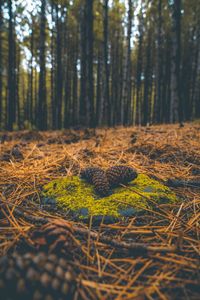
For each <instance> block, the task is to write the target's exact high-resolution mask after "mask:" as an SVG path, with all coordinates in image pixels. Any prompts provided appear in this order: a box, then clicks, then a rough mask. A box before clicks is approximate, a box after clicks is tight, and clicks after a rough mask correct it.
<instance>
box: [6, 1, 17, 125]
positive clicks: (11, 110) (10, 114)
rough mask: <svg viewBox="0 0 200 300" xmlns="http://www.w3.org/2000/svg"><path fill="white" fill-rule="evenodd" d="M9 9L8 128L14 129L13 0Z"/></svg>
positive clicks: (9, 2)
mask: <svg viewBox="0 0 200 300" xmlns="http://www.w3.org/2000/svg"><path fill="white" fill-rule="evenodd" d="M8 9H9V37H8V45H9V49H8V123H7V129H8V130H12V129H13V125H14V122H15V111H16V109H15V108H16V105H15V104H16V103H15V99H16V97H15V64H14V60H15V57H14V55H15V54H14V24H13V8H12V0H9V1H8Z"/></svg>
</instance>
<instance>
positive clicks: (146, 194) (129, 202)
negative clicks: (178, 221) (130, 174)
mask: <svg viewBox="0 0 200 300" xmlns="http://www.w3.org/2000/svg"><path fill="white" fill-rule="evenodd" d="M43 196H44V197H46V198H53V199H55V200H56V203H57V205H58V207H62V208H66V209H70V210H71V211H73V212H76V213H78V214H79V216H80V217H86V216H91V215H93V216H111V217H120V216H131V215H134V213H136V212H139V211H141V210H145V209H153V207H154V203H156V204H159V203H175V202H176V201H177V198H176V195H175V194H174V193H173V192H172V191H171V190H170V189H169V188H168V187H166V186H164V185H162V184H161V183H159V182H158V181H156V180H154V179H151V178H149V177H148V176H147V175H144V174H140V175H139V176H138V177H137V178H136V179H135V180H134V181H132V182H130V183H129V184H128V185H127V187H118V188H116V189H114V190H113V194H112V195H110V196H107V197H104V198H100V197H99V196H98V195H97V194H96V193H95V191H94V188H93V186H92V185H90V184H88V183H86V182H85V181H83V180H81V179H80V178H79V177H77V176H73V177H66V178H60V179H56V180H53V181H51V182H50V183H48V184H46V185H45V186H44V189H43Z"/></svg>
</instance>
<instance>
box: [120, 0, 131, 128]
mask: <svg viewBox="0 0 200 300" xmlns="http://www.w3.org/2000/svg"><path fill="white" fill-rule="evenodd" d="M128 5H129V9H128V28H127V38H126V50H125V59H124V74H123V82H122V101H121V122H120V123H121V124H123V125H127V124H128V123H129V120H128V111H129V109H130V108H129V109H128V104H129V105H130V94H131V33H132V18H133V3H132V0H129V1H128ZM125 113H126V115H125V116H124V114H125Z"/></svg>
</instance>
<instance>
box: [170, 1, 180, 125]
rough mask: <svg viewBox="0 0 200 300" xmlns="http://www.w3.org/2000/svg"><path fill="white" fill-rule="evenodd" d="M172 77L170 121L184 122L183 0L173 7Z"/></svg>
mask: <svg viewBox="0 0 200 300" xmlns="http://www.w3.org/2000/svg"><path fill="white" fill-rule="evenodd" d="M172 34H173V40H172V77H171V111H170V122H176V121H178V120H179V122H180V123H182V122H183V108H182V97H181V84H180V66H181V0H174V4H173V7H172Z"/></svg>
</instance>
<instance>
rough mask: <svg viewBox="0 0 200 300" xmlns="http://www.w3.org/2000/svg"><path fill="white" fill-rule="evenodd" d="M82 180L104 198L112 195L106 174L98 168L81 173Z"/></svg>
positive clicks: (91, 168) (87, 169)
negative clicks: (91, 185) (92, 186)
mask: <svg viewBox="0 0 200 300" xmlns="http://www.w3.org/2000/svg"><path fill="white" fill-rule="evenodd" d="M80 175H81V178H83V179H85V180H86V181H87V182H88V183H91V184H93V185H94V187H95V191H96V192H97V193H98V194H99V195H100V196H102V197H104V196H108V195H110V193H111V190H110V185H109V182H108V179H107V177H106V174H105V172H104V171H103V170H102V169H101V168H98V167H90V168H86V169H84V170H82V171H81V174H80Z"/></svg>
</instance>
